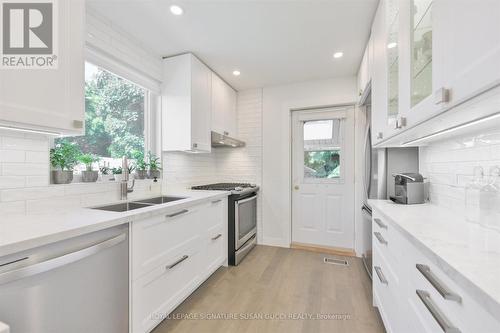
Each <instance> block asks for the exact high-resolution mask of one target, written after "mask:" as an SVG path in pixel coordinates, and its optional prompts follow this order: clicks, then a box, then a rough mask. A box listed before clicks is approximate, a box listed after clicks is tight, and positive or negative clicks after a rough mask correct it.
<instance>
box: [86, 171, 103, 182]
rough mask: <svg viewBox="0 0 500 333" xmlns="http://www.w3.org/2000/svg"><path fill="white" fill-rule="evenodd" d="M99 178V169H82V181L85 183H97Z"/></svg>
mask: <svg viewBox="0 0 500 333" xmlns="http://www.w3.org/2000/svg"><path fill="white" fill-rule="evenodd" d="M97 178H99V172H98V171H82V182H84V183H95V182H96V181H97Z"/></svg>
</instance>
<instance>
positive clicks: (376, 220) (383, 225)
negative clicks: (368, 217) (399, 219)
mask: <svg viewBox="0 0 500 333" xmlns="http://www.w3.org/2000/svg"><path fill="white" fill-rule="evenodd" d="M373 221H375V223H377V224H378V226H379V227H381V228H382V229H387V224H385V223H384V222H382V221H381V220H380V219H377V218H375V219H373Z"/></svg>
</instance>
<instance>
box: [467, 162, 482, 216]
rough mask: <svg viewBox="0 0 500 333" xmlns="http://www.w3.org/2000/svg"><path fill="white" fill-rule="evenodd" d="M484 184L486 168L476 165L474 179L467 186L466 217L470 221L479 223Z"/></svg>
mask: <svg viewBox="0 0 500 333" xmlns="http://www.w3.org/2000/svg"><path fill="white" fill-rule="evenodd" d="M484 185H485V183H484V170H483V168H482V167H480V166H476V167H475V168H474V175H473V177H472V180H471V181H470V182H469V183H468V184H467V186H466V187H465V217H466V219H467V221H468V222H472V223H479V218H480V205H479V195H480V192H481V189H482V188H483V186H484Z"/></svg>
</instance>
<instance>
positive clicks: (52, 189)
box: [0, 185, 64, 202]
mask: <svg viewBox="0 0 500 333" xmlns="http://www.w3.org/2000/svg"><path fill="white" fill-rule="evenodd" d="M63 196H64V186H57V185H53V186H47V187H32V188H29V187H27V188H22V189H10V190H2V191H0V198H1V200H2V202H8V201H21V200H30V199H42V198H50V197H63Z"/></svg>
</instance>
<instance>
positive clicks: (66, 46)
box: [0, 0, 85, 134]
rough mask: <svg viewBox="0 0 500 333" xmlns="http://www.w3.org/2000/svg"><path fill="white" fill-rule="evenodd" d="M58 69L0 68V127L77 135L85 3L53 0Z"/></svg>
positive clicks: (82, 116) (80, 114)
mask: <svg viewBox="0 0 500 333" xmlns="http://www.w3.org/2000/svg"><path fill="white" fill-rule="evenodd" d="M56 8H57V11H58V13H57V14H56V15H58V29H57V36H58V68H57V69H0V123H3V124H6V125H16V126H18V127H25V128H30V129H41V130H48V131H55V132H58V133H65V134H83V132H84V126H83V121H84V119H85V100H84V83H85V77H84V55H83V53H84V52H83V47H84V40H85V39H84V38H85V1H84V0H71V1H58V2H57V7H56Z"/></svg>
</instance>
